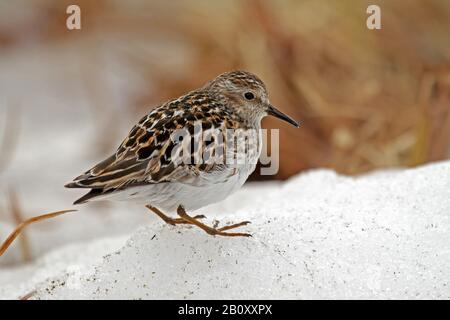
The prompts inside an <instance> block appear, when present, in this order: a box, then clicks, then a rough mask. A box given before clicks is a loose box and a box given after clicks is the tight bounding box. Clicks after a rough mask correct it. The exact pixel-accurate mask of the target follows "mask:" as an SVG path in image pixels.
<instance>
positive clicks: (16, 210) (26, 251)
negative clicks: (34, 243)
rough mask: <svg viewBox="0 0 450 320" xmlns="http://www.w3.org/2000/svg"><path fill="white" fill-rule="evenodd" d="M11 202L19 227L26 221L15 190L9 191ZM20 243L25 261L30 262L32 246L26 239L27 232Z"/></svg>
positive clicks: (20, 238) (23, 234)
mask: <svg viewBox="0 0 450 320" xmlns="http://www.w3.org/2000/svg"><path fill="white" fill-rule="evenodd" d="M9 202H10V210H11V214H12V216H13V218H14V221H15V223H16V224H17V225H19V224H21V223H22V222H23V221H24V219H23V214H22V210H21V208H20V203H19V199H18V198H17V194H16V193H15V192H14V190H13V189H10V191H9ZM19 243H20V248H21V251H22V258H23V261H24V262H28V261H30V260H31V253H30V245H29V241H28V238H27V237H26V232H23V233H22V234H21V236H20V237H19Z"/></svg>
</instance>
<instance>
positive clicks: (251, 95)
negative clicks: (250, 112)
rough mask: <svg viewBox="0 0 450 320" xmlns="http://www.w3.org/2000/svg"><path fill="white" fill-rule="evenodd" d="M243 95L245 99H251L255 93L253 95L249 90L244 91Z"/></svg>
mask: <svg viewBox="0 0 450 320" xmlns="http://www.w3.org/2000/svg"><path fill="white" fill-rule="evenodd" d="M244 97H245V99H247V100H253V99H255V95H254V94H253V93H251V92H246V93H244Z"/></svg>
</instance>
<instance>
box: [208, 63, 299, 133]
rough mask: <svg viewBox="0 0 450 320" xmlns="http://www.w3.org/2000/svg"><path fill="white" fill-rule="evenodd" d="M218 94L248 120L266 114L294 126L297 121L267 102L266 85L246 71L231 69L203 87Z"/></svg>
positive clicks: (258, 118)
mask: <svg viewBox="0 0 450 320" xmlns="http://www.w3.org/2000/svg"><path fill="white" fill-rule="evenodd" d="M204 89H205V90H209V91H211V92H214V93H215V94H217V95H219V96H220V97H221V98H222V99H223V100H224V101H225V104H226V105H227V106H230V107H232V108H234V111H235V112H237V113H238V114H240V115H241V116H242V117H244V118H245V119H247V120H250V121H261V119H262V118H263V117H264V116H266V115H271V116H274V117H277V118H279V119H281V120H284V121H286V122H288V123H290V124H292V125H293V126H295V127H298V126H299V125H298V123H297V122H296V121H295V120H293V119H292V118H290V117H289V116H287V115H286V114H284V113H283V112H281V111H279V110H278V109H277V108H275V107H274V106H273V105H272V104H270V102H269V97H268V93H267V89H266V86H265V84H264V82H262V80H261V79H259V78H258V77H257V76H256V75H254V74H252V73H250V72H247V71H231V72H227V73H223V74H221V75H219V76H218V77H217V78H215V79H214V80H212V81H211V82H209V83H207V84H206V85H205V87H204Z"/></svg>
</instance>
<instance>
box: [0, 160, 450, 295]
mask: <svg viewBox="0 0 450 320" xmlns="http://www.w3.org/2000/svg"><path fill="white" fill-rule="evenodd" d="M197 212H198V213H204V214H206V215H207V216H208V219H206V222H208V223H212V221H213V220H214V219H218V220H220V224H221V225H223V224H226V223H229V222H239V221H242V220H251V221H252V224H250V225H248V226H246V227H242V228H241V230H242V231H246V232H250V233H252V234H253V237H252V238H223V237H212V236H209V235H207V234H205V233H204V232H203V231H201V230H199V229H197V228H192V227H189V226H175V227H173V226H169V225H165V224H163V223H162V222H161V221H160V220H158V219H156V218H155V219H149V220H148V225H145V226H142V227H140V228H139V229H138V230H137V231H135V232H133V233H131V234H129V235H125V236H118V235H115V234H114V235H112V236H110V237H105V236H104V234H102V235H101V236H100V237H99V238H97V239H94V240H88V241H87V240H84V241H83V242H81V243H74V244H71V245H63V246H62V247H60V248H58V249H55V250H54V251H52V252H50V253H48V254H46V255H44V256H42V257H41V258H39V259H38V260H37V261H36V262H35V263H33V264H31V265H27V266H23V267H20V268H18V267H14V268H12V267H7V268H5V267H3V268H2V269H0V298H19V297H22V296H24V295H26V294H28V293H30V292H33V294H32V296H31V298H32V299H164V298H167V299H184V298H187V299H235V298H236V299H266V298H267V299H281V298H287V299H298V298H300V299H312V298H331V299H338V298H343V299H348V298H357V299H360V298H369V299H380V298H389V299H392V298H400V299H411V298H414V299H449V298H450V233H449V227H450V162H440V163H434V164H429V165H426V166H423V167H419V168H415V169H408V170H396V171H384V172H375V173H372V174H370V175H366V176H361V177H357V178H351V177H345V176H340V175H337V174H336V173H334V172H332V171H329V170H314V171H310V172H306V173H303V174H300V175H298V176H296V177H293V178H291V179H290V180H288V181H287V182H285V183H280V184H277V183H274V184H261V185H260V184H257V183H255V184H250V186H247V187H245V188H243V189H242V190H241V191H239V192H238V193H237V194H235V195H233V196H232V197H230V198H228V199H227V200H225V201H224V202H222V203H219V204H215V205H212V206H209V207H206V208H203V209H201V210H199V211H197ZM215 213H217V214H215ZM124 216H125V217H126V215H124ZM59 219H63V218H59ZM82 219H83V216H78V221H79V222H78V223H79V224H83V221H82ZM74 223H76V222H74ZM5 229H6V226H4V225H3V226H0V230H5Z"/></svg>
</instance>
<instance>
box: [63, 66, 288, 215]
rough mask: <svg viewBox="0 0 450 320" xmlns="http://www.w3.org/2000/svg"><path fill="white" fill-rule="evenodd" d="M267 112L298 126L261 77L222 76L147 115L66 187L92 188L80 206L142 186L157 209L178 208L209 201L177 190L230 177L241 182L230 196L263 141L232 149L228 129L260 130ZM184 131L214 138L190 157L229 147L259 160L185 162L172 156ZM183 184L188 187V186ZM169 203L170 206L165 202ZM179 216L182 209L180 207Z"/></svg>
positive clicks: (135, 191)
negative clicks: (270, 96)
mask: <svg viewBox="0 0 450 320" xmlns="http://www.w3.org/2000/svg"><path fill="white" fill-rule="evenodd" d="M267 114H272V115H275V116H278V117H280V118H282V119H283V120H286V121H288V122H291V123H293V124H296V123H295V122H294V121H293V120H292V119H290V118H288V117H287V116H285V115H283V114H281V113H279V111H277V110H276V109H274V108H273V106H271V105H270V104H269V102H268V96H267V91H266V87H265V85H264V83H263V82H262V81H261V80H260V79H259V78H258V77H256V76H255V75H253V74H251V73H249V72H245V71H234V72H229V73H225V74H222V75H220V76H218V77H217V78H216V79H214V80H212V81H211V82H209V83H207V84H206V85H205V86H203V87H202V88H200V89H197V90H194V91H192V92H190V93H188V94H186V95H183V96H181V97H179V98H177V99H174V100H171V101H168V102H166V103H164V104H162V105H161V106H159V107H157V108H155V109H154V110H152V111H151V112H150V113H149V114H147V115H145V116H144V117H143V118H142V119H141V120H140V121H139V122H138V123H137V124H136V125H135V126H134V127H133V128H132V129H131V131H130V132H129V134H128V136H127V137H126V138H125V139H124V140H123V142H122V143H121V144H120V146H119V147H118V148H117V150H116V152H115V153H114V154H113V155H111V156H110V157H108V158H107V159H106V160H104V161H102V162H100V163H99V164H97V165H95V166H94V167H93V168H91V169H90V170H88V171H86V172H85V173H83V174H82V175H80V176H78V177H77V178H75V179H74V181H72V182H71V183H69V184H67V185H66V187H68V188H89V189H91V190H90V192H89V193H88V194H86V195H85V196H83V197H81V198H80V199H78V200H77V201H76V202H75V204H78V203H83V202H86V201H88V200H91V199H95V198H103V197H105V196H108V195H113V194H117V193H120V192H122V191H124V190H128V191H129V190H132V192H130V193H127V195H129V196H130V197H132V196H137V195H138V194H139V193H140V191H139V190H144V189H145V190H146V191H145V193H142V197H144V196H145V197H148V202H146V203H147V204H151V205H153V204H154V202H156V203H157V205H158V207H161V206H162V207H167V208H172V209H173V208H175V206H176V207H178V206H179V205H187V208H188V209H189V208H193V209H195V208H197V207H199V206H203V205H205V204H206V203H207V202H208V201H207V200H205V199H204V200H202V201H199V202H200V203H198V204H194V203H193V204H192V205H189V204H185V203H182V202H181V201H184V202H191V200H190V199H189V197H188V196H184V198H182V197H180V198H179V201H178V198H177V196H179V195H177V192H178V193H180V192H183V193H187V194H189V192H194V191H196V190H197V189H189V188H191V187H201V188H205V190H209V191H211V190H212V189H213V188H215V187H217V186H219V185H221V184H223V186H226V184H227V183H228V181H230V182H229V183H233V184H236V187H234V185H233V187H232V188H228V187H227V188H224V190H225V191H224V192H225V193H227V194H224V196H227V195H228V193H229V192H231V191H234V190H235V189H236V188H237V187H238V186H240V185H241V184H242V183H243V182H244V181H245V180H246V178H247V177H248V175H249V174H250V173H251V172H252V171H253V170H254V168H255V164H256V160H257V158H258V157H259V154H260V151H261V141H259V139H257V141H256V142H255V143H254V144H252V145H246V147H245V149H244V150H238V149H234V148H233V150H231V151H230V150H228V149H227V148H229V147H228V146H227V142H228V141H227V139H229V137H228V136H227V135H226V134H225V131H226V130H227V129H235V130H236V129H242V130H248V129H255V130H259V129H260V122H261V119H262V117H263V116H265V115H267ZM197 129H200V131H198V130H197ZM180 130H186V131H187V132H189V133H190V134H191V135H192V136H193V137H195V136H196V135H201V136H202V137H204V136H205V135H210V136H213V138H212V140H211V141H205V142H204V143H203V142H202V144H200V145H196V147H194V148H192V149H191V150H190V152H191V154H190V155H188V156H190V157H191V158H193V159H194V158H195V156H196V155H199V154H201V155H202V156H204V155H205V154H206V155H209V156H210V157H212V156H214V155H215V154H216V153H218V152H219V150H225V151H221V152H225V153H227V152H234V153H240V152H241V153H242V152H243V153H246V155H247V154H248V155H247V160H255V163H251V164H246V165H245V166H242V165H241V166H238V165H235V164H234V165H233V164H231V163H226V162H223V163H204V162H198V161H197V162H195V161H191V163H186V161H184V162H180V161H179V160H180V159H174V157H173V155H174V154H176V153H177V152H181V151H182V147H183V145H182V143H180V142H179V141H176V140H175V139H174V137H173V136H174V135H175V133H178V132H179V131H180ZM195 130H197V131H195ZM218 132H219V134H221V135H222V136H221V137H219V136H217V133H218ZM214 134H215V135H216V136H214ZM195 148H196V149H195ZM171 184H173V185H174V186H175V185H176V186H177V187H176V188H175V187H174V188H173V189H174V191H173V194H170V193H172V191H171V189H170V186H171ZM153 185H161V187H159V186H158V188H156V187H155V188H154V192H155V195H154V197H152V192H150V193H148V191H147V190H149V187H148V186H150V187H151V186H153ZM180 185H181V186H185V188H184V189H183V187H180ZM162 188H163V189H162ZM180 188H181V189H180ZM208 188H209V189H208ZM162 190H164V191H162ZM180 190H181V191H180ZM192 190H194V191H192ZM220 190H221V189H220V188H219V189H217V192H220ZM161 192H165V193H169V194H168V195H167V197H162V196H161V194H158V195H156V193H161ZM213 194H215V193H213ZM219 198H221V197H218V199H219ZM186 199H188V200H186ZM194 200H195V199H192V201H194ZM177 201H178V202H177ZM211 201H213V200H211ZM165 203H170V204H171V205H167V206H166V205H165ZM179 214H182V212H181V211H179ZM185 220H186V219H185ZM185 220H184V221H185Z"/></svg>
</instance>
